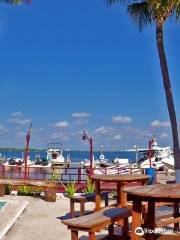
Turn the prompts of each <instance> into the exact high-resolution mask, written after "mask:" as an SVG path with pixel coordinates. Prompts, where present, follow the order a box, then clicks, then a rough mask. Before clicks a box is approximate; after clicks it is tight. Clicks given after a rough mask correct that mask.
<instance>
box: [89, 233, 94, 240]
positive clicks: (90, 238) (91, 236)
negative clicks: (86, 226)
mask: <svg viewBox="0 0 180 240" xmlns="http://www.w3.org/2000/svg"><path fill="white" fill-rule="evenodd" d="M88 240H96V235H95V233H94V232H89V237H88Z"/></svg>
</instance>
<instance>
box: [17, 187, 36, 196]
mask: <svg viewBox="0 0 180 240" xmlns="http://www.w3.org/2000/svg"><path fill="white" fill-rule="evenodd" d="M18 195H21V196H32V195H33V193H32V187H31V186H20V187H18Z"/></svg>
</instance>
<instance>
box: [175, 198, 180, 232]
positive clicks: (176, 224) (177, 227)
mask: <svg viewBox="0 0 180 240" xmlns="http://www.w3.org/2000/svg"><path fill="white" fill-rule="evenodd" d="M178 217H180V214H179V203H174V218H178ZM174 231H177V232H178V231H179V222H178V223H174Z"/></svg>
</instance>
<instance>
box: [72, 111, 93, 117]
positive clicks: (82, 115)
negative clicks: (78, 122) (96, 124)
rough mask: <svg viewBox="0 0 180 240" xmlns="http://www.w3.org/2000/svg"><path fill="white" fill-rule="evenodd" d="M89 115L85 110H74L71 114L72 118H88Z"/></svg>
mask: <svg viewBox="0 0 180 240" xmlns="http://www.w3.org/2000/svg"><path fill="white" fill-rule="evenodd" d="M90 116H91V114H90V113H87V112H76V113H73V114H72V117H73V118H89V117H90Z"/></svg>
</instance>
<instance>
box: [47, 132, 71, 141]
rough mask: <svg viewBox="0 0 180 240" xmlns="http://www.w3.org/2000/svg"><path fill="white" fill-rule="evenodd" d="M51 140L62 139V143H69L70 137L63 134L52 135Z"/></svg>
mask: <svg viewBox="0 0 180 240" xmlns="http://www.w3.org/2000/svg"><path fill="white" fill-rule="evenodd" d="M51 138H52V139H54V140H57V139H61V140H62V141H69V137H68V136H66V135H64V134H63V135H62V134H61V133H52V134H51Z"/></svg>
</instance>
